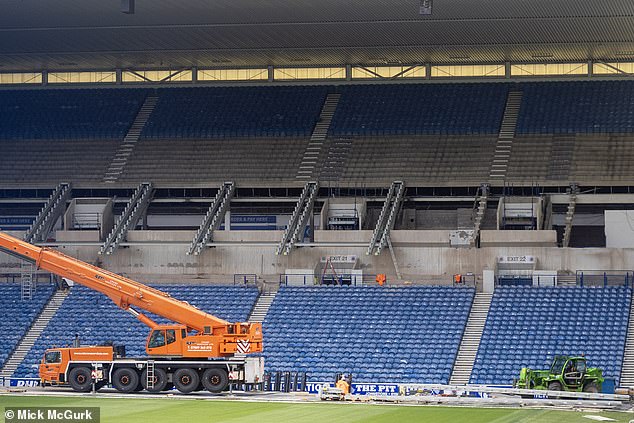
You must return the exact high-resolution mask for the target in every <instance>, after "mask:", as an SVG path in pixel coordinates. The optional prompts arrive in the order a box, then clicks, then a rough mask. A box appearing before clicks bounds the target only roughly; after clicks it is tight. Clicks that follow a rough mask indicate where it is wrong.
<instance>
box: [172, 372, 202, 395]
mask: <svg viewBox="0 0 634 423" xmlns="http://www.w3.org/2000/svg"><path fill="white" fill-rule="evenodd" d="M172 381H173V383H174V386H175V387H176V389H178V390H179V391H181V392H182V393H184V394H189V393H190V392H194V391H195V390H196V388H198V385H199V384H200V376H198V372H197V371H196V370H194V369H178V370H176V371H175V372H174V376H173V377H172Z"/></svg>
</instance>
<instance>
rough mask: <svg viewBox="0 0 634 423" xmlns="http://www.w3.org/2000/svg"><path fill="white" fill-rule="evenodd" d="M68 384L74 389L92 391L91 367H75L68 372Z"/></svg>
mask: <svg viewBox="0 0 634 423" xmlns="http://www.w3.org/2000/svg"><path fill="white" fill-rule="evenodd" d="M68 384H69V385H70V387H71V388H73V390H74V391H77V392H90V390H91V388H92V378H91V372H90V369H89V368H88V367H75V368H74V369H73V370H71V371H70V373H69V374H68Z"/></svg>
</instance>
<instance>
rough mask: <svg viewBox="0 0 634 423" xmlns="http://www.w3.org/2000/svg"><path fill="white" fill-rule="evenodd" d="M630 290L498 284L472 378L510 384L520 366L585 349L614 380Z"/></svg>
mask: <svg viewBox="0 0 634 423" xmlns="http://www.w3.org/2000/svg"><path fill="white" fill-rule="evenodd" d="M631 296H632V291H631V289H630V288H625V287H609V288H581V287H576V288H528V287H503V288H497V289H496V290H495V294H494V296H493V301H492V303H491V309H490V311H489V315H488V317H487V322H486V326H485V328H484V333H483V335H482V340H481V342H480V348H479V350H478V354H477V356H476V362H475V366H474V369H473V374H472V375H471V382H472V383H484V384H511V383H512V382H513V378H515V377H517V376H519V371H520V369H521V368H522V367H531V368H533V369H539V368H548V366H549V365H550V362H551V361H552V358H553V357H554V356H555V355H561V354H570V355H579V354H585V356H586V357H588V359H589V361H590V365H592V366H596V367H600V368H602V369H603V372H604V376H606V377H611V378H615V379H616V380H617V383H618V377H619V375H620V372H621V364H622V359H623V352H624V350H625V337H626V334H627V325H628V317H629V309H630V301H631Z"/></svg>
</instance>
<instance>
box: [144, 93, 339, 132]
mask: <svg viewBox="0 0 634 423" xmlns="http://www.w3.org/2000/svg"><path fill="white" fill-rule="evenodd" d="M327 91H328V87H314V86H313V87H307V86H303V87H226V88H225V87H222V88H170V89H163V90H160V91H159V101H158V103H157V105H156V108H155V109H154V112H153V113H152V115H151V117H150V119H149V121H148V122H147V125H146V126H145V128H144V130H143V134H142V136H143V137H146V138H232V137H284V136H295V137H305V136H309V135H310V134H311V132H312V130H313V128H314V126H315V123H316V122H317V120H318V119H319V113H320V110H321V107H322V105H323V103H324V99H325V97H326V93H327Z"/></svg>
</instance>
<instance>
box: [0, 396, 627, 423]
mask: <svg viewBox="0 0 634 423" xmlns="http://www.w3.org/2000/svg"><path fill="white" fill-rule="evenodd" d="M0 406H1V407H3V408H4V407H20V406H24V407H26V406H29V407H38V406H40V407H100V409H101V421H102V422H104V423H107V422H117V423H121V422H125V423H135V422H139V423H161V422H169V423H175V422H187V423H195V422H210V423H211V422H249V423H267V422H274V423H283V422H293V423H301V422H318V423H331V422H346V423H353V422H386V423H387V422H389V423H392V422H396V423H405V422H434V423H443V422H447V423H456V422H468V423H480V422H495V423H506V422H508V423H511V422H512V423H516V422H547V423H551V422H552V423H568V422H585V423H589V422H592V421H593V420H589V419H586V418H583V416H584V415H589V414H598V415H601V416H604V417H609V418H612V419H615V420H616V421H618V422H626V423H627V422H629V421H630V419H632V418H634V414H631V413H614V412H605V413H596V412H585V411H584V412H579V411H553V410H534V409H532V410H526V409H503V408H459V407H436V406H427V407H424V406H395V405H372V404H356V403H331V402H328V403H306V404H301V403H300V404H297V403H293V404H288V403H277V402H242V401H202V400H179V399H171V398H162V399H138V398H137V399H133V398H83V397H33V396H8V395H0ZM3 411H4V410H3ZM3 414H4V413H3Z"/></svg>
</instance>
